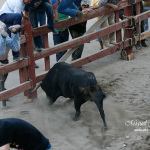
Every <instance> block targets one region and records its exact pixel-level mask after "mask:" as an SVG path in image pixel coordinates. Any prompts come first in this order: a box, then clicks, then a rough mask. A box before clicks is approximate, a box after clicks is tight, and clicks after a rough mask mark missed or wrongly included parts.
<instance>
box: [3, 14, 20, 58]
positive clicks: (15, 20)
mask: <svg viewBox="0 0 150 150" xmlns="http://www.w3.org/2000/svg"><path fill="white" fill-rule="evenodd" d="M21 20H22V15H21V14H19V13H5V14H2V15H1V16H0V21H2V22H4V23H5V24H6V27H7V32H8V34H9V36H11V31H10V30H9V29H8V28H9V27H10V26H12V25H16V24H19V25H21ZM12 54H13V56H14V57H20V53H19V52H14V51H12Z"/></svg>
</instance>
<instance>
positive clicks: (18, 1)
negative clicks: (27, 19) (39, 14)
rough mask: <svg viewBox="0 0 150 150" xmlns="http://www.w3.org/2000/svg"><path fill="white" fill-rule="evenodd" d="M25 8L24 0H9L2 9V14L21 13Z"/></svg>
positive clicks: (0, 13)
mask: <svg viewBox="0 0 150 150" xmlns="http://www.w3.org/2000/svg"><path fill="white" fill-rule="evenodd" d="M23 9H24V3H23V0H7V1H6V2H5V3H4V5H3V6H2V8H1V9H0V15H2V14H4V13H20V14H21V11H23Z"/></svg>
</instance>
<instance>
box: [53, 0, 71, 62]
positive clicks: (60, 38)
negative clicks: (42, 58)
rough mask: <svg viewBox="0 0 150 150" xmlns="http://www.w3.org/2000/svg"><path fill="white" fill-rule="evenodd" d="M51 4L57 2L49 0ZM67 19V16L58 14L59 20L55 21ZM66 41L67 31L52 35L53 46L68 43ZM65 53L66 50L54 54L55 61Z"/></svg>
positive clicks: (67, 37)
mask: <svg viewBox="0 0 150 150" xmlns="http://www.w3.org/2000/svg"><path fill="white" fill-rule="evenodd" d="M51 2H52V5H55V4H56V3H57V0H51ZM60 2H61V0H60ZM58 4H59V3H58ZM58 4H57V5H58ZM68 17H69V16H68V15H65V14H61V13H59V19H57V21H61V20H64V19H67V18H68ZM68 39H69V32H68V29H60V30H58V34H53V41H54V45H57V44H60V43H63V42H66V41H68ZM66 52H67V50H66V51H63V52H59V53H56V60H57V61H58V60H59V59H60V58H61V57H62V56H63V55H64V54H65V53H66Z"/></svg>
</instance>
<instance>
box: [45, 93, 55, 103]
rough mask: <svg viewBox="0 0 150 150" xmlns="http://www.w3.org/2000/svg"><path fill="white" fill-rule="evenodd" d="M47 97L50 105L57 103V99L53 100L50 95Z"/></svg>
mask: <svg viewBox="0 0 150 150" xmlns="http://www.w3.org/2000/svg"><path fill="white" fill-rule="evenodd" d="M46 97H47V99H48V100H49V104H50V105H52V104H53V103H54V102H55V101H56V99H53V98H51V97H49V96H48V95H46Z"/></svg>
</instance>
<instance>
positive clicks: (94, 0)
mask: <svg viewBox="0 0 150 150" xmlns="http://www.w3.org/2000/svg"><path fill="white" fill-rule="evenodd" d="M98 3H99V0H92V2H91V6H95V5H98ZM96 20H99V17H96ZM99 29H100V26H99V27H97V29H96V31H98V30H99ZM96 40H97V41H98V42H99V44H100V49H103V42H102V38H101V37H99V38H98V39H96Z"/></svg>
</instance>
